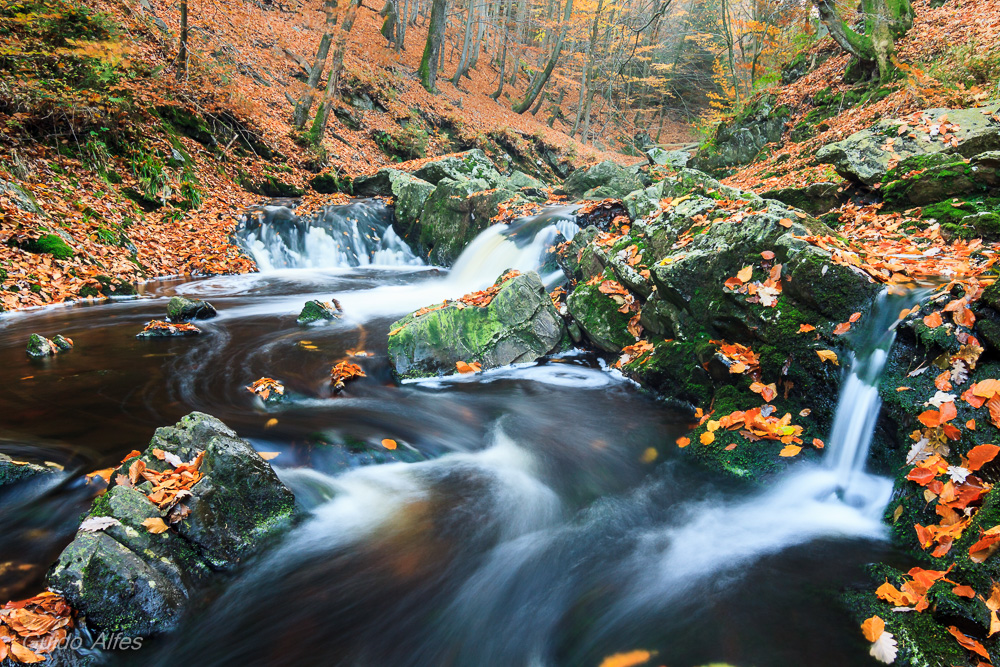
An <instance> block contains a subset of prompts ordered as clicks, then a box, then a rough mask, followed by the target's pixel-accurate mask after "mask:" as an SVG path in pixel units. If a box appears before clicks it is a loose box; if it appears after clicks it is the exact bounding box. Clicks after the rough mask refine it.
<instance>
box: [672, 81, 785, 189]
mask: <svg viewBox="0 0 1000 667" xmlns="http://www.w3.org/2000/svg"><path fill="white" fill-rule="evenodd" d="M788 118H789V112H788V109H787V108H786V107H784V106H777V99H776V98H775V97H774V96H773V95H764V96H762V97H761V98H760V99H759V100H758V101H757V103H756V104H754V105H752V106H750V107H749V108H748V109H747V110H746V111H745V112H744V113H742V114H741V115H739V116H737V117H736V118H735V119H733V120H732V121H731V122H729V123H723V124H722V125H720V126H719V127H718V129H717V130H716V131H715V135H714V136H713V137H712V139H711V140H710V141H709V142H708V143H707V144H706V145H704V146H702V147H701V148H699V149H698V152H697V153H695V156H694V158H693V159H692V160H691V166H693V167H694V168H695V169H700V170H702V171H707V172H716V171H719V172H725V171H727V170H730V169H732V168H733V167H739V166H743V165H747V164H750V163H751V162H753V161H754V160H756V159H757V156H758V155H760V152H761V150H762V149H763V148H764V146H766V145H767V144H772V143H779V142H780V141H781V139H782V135H784V133H785V125H786V123H787V122H788Z"/></svg>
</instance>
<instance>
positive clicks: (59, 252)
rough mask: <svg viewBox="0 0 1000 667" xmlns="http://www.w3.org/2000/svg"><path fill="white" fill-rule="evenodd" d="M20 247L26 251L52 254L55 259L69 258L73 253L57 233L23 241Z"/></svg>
mask: <svg viewBox="0 0 1000 667" xmlns="http://www.w3.org/2000/svg"><path fill="white" fill-rule="evenodd" d="M20 247H21V249H22V250H27V251H28V252H34V253H40V254H48V255H52V256H53V257H54V258H56V259H69V258H70V257H72V256H73V255H74V254H75V253H74V252H73V249H72V248H71V247H70V246H69V245H68V244H67V243H66V242H65V241H63V240H62V238H61V237H60V236H58V235H57V234H45V235H44V236H40V237H38V238H37V239H32V240H30V241H25V242H24V243H22V244H20Z"/></svg>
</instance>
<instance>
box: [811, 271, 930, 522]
mask: <svg viewBox="0 0 1000 667" xmlns="http://www.w3.org/2000/svg"><path fill="white" fill-rule="evenodd" d="M925 295H926V291H925V290H914V291H908V292H906V293H903V294H891V293H889V292H887V291H885V292H882V293H881V294H880V295H879V297H878V299H877V300H876V302H875V304H874V305H873V306H872V308H871V310H870V311H869V313H868V315H867V316H866V317H865V318H864V319H863V320H861V321H860V322H859V323H858V324H856V325H855V327H854V331H853V333H852V334H851V335H852V337H853V340H854V348H855V351H854V352H852V353H850V354H849V355H847V360H846V361H847V364H846V365H847V368H848V371H847V378H846V379H845V380H844V383H843V385H842V386H841V389H840V397H839V399H838V401H837V409H836V412H835V413H834V421H833V427H832V429H831V431H830V437H829V442H828V443H827V447H828V450H827V453H826V456H825V457H824V459H823V465H824V467H825V468H826V469H827V470H831V471H833V473H834V482H835V485H836V494H837V495H838V497H840V498H841V499H842V500H844V501H845V502H847V503H849V504H855V505H860V506H863V505H866V504H868V503H870V502H871V500H872V494H873V492H874V490H875V489H874V488H873V484H872V481H871V477H870V476H869V475H866V474H865V472H864V469H865V463H866V462H867V460H868V450H869V448H870V447H871V442H872V438H873V436H874V435H875V427H876V424H877V422H878V415H879V410H880V409H881V407H882V400H881V398H879V392H878V382H879V379H880V378H881V376H882V369H883V368H884V367H885V362H886V359H887V358H888V356H889V350H890V348H891V347H892V343H893V341H894V340H895V339H896V327H897V326H898V325H899V322H900V320H899V313H900V312H901V311H902V310H904V309H906V308H909V307H910V306H912V305H914V304H915V303H917V302H919V301H920V300H921V299H922V298H923V297H924V296H925Z"/></svg>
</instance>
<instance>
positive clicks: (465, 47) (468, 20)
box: [451, 0, 476, 86]
mask: <svg viewBox="0 0 1000 667" xmlns="http://www.w3.org/2000/svg"><path fill="white" fill-rule="evenodd" d="M468 2H469V11H468V12H467V13H466V15H465V37H464V38H463V40H462V58H461V59H460V60H459V61H458V67H457V68H456V69H455V76H453V77H451V83H452V85H454V86H457V85H458V82H459V81H460V80H461V79H462V75H463V74H465V70H466V67H467V66H468V63H469V46H470V43H471V41H472V14H473V12H474V11H475V9H476V0H468Z"/></svg>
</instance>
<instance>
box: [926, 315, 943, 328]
mask: <svg viewBox="0 0 1000 667" xmlns="http://www.w3.org/2000/svg"><path fill="white" fill-rule="evenodd" d="M924 324H926V325H927V327H928V328H929V329H937V328H938V327H939V326H941V325H942V324H944V320H942V319H941V313H938V312H934V313H931V314H930V315H925V316H924Z"/></svg>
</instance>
